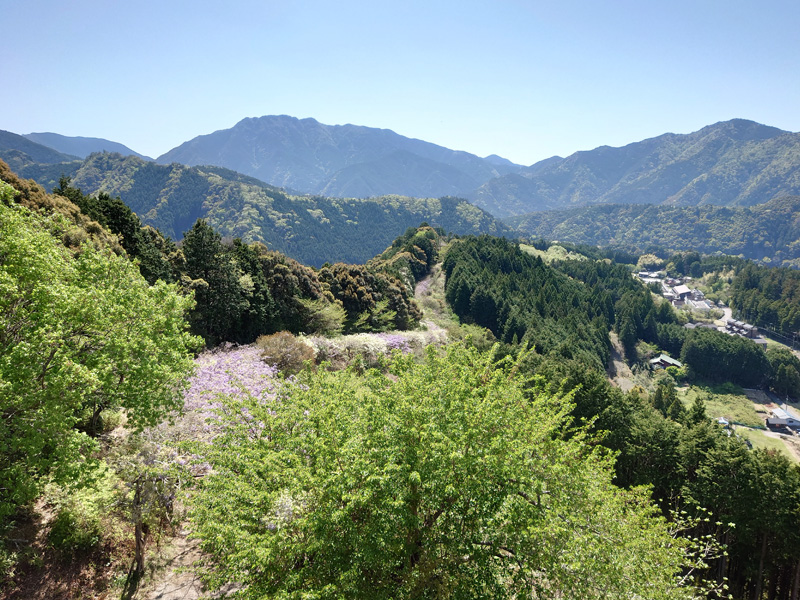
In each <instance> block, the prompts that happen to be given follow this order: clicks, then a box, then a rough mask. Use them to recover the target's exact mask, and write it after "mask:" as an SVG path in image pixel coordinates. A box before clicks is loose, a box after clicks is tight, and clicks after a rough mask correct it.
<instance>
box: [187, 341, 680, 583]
mask: <svg viewBox="0 0 800 600" xmlns="http://www.w3.org/2000/svg"><path fill="white" fill-rule="evenodd" d="M517 371H518V366H517V365H515V364H514V362H513V361H511V360H509V359H506V360H502V361H500V362H498V363H496V362H495V359H494V358H493V356H491V355H481V354H480V353H478V351H477V350H475V349H466V348H464V347H461V346H453V347H450V348H448V350H447V352H446V353H441V354H438V353H436V352H435V351H434V350H433V349H430V350H429V352H428V354H427V356H426V359H425V361H424V363H423V364H418V363H416V362H415V361H414V360H413V359H411V358H408V357H402V356H399V355H395V357H394V358H393V359H392V361H391V364H390V365H389V372H390V373H389V375H388V376H384V375H382V374H380V373H377V372H372V373H370V374H368V376H367V377H366V378H357V377H356V376H355V375H354V374H353V373H351V372H336V373H330V372H326V371H324V370H319V371H318V372H317V373H315V374H310V373H309V374H308V379H307V380H305V381H304V385H296V386H287V387H285V388H284V389H283V391H282V392H281V393H280V394H279V395H278V397H277V398H268V397H264V398H258V397H249V398H246V399H244V400H242V399H239V400H235V399H232V398H229V399H227V400H223V405H224V408H223V409H222V411H221V413H220V425H221V426H222V427H223V432H222V433H221V435H220V436H219V437H217V438H216V439H215V440H214V441H213V442H211V443H210V444H209V445H207V446H205V447H203V448H201V449H200V450H199V451H200V452H201V454H203V455H204V456H205V457H206V458H207V459H208V460H209V461H210V463H211V464H212V466H213V472H212V474H211V475H209V476H207V477H206V478H205V479H204V481H203V482H202V486H201V488H200V490H199V493H198V496H197V497H196V503H195V509H194V513H193V519H194V522H195V526H196V531H197V535H198V537H200V538H201V540H202V545H203V548H204V549H205V550H206V551H208V552H210V553H211V555H212V556H213V557H214V569H213V571H212V572H211V575H210V583H211V584H212V586H213V587H218V586H221V585H224V584H225V583H228V582H236V583H239V584H241V586H242V587H241V589H240V590H239V591H238V592H237V595H238V597H241V598H253V599H254V598H263V597H276V598H278V597H279V598H345V597H346V598H519V597H523V596H525V597H532V596H533V597H559V598H581V599H587V598H630V597H643V598H682V597H690V594H689V593H688V590H683V589H680V588H678V587H677V584H676V578H675V576H676V574H677V572H678V571H679V570H680V565H681V560H682V559H681V555H682V550H681V547H680V546H681V544H680V543H677V542H676V541H675V540H673V539H672V537H671V536H670V535H669V532H668V530H667V527H666V524H665V522H664V521H662V520H661V519H660V518H659V517H657V516H656V515H655V512H656V511H655V509H654V507H653V506H652V505H651V504H650V503H649V500H647V493H646V491H645V490H641V489H638V488H636V489H632V490H628V491H626V490H622V489H620V488H617V487H616V486H614V485H613V484H612V482H611V479H612V458H611V456H610V455H608V454H607V453H606V452H605V451H603V450H602V449H601V448H600V447H599V446H597V445H594V444H591V443H589V440H588V439H587V438H586V435H585V434H583V433H581V432H573V434H574V435H572V436H569V437H566V438H565V436H564V435H563V433H564V429H565V427H566V426H567V418H566V415H567V414H568V412H569V411H570V409H571V406H570V404H569V402H568V401H565V400H564V399H561V398H558V397H553V396H550V395H548V394H546V393H543V392H538V393H529V392H526V391H525V388H524V386H523V383H524V382H523V381H522V379H521V378H520V377H518V376H516V375H515V373H517Z"/></svg>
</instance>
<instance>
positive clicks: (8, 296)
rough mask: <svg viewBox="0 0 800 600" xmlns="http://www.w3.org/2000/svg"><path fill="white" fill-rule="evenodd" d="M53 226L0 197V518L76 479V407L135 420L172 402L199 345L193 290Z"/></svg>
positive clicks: (82, 445) (84, 441)
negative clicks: (151, 281) (190, 314)
mask: <svg viewBox="0 0 800 600" xmlns="http://www.w3.org/2000/svg"><path fill="white" fill-rule="evenodd" d="M63 226H64V223H63V220H59V219H43V218H41V217H37V216H35V215H32V214H30V213H29V212H28V211H26V210H25V209H23V208H21V207H19V206H17V205H13V206H6V205H4V204H0V315H1V316H2V318H1V319H0V413H1V414H3V415H4V418H3V419H2V420H1V421H0V440H3V443H2V445H0V460H2V461H3V463H4V468H3V469H2V470H0V521H4V520H6V519H8V518H9V517H10V516H12V515H13V513H14V512H15V511H16V509H17V508H18V507H19V506H21V505H25V504H26V503H28V502H29V501H30V500H32V499H33V498H34V497H35V496H36V495H37V494H38V492H39V490H40V489H41V485H42V483H43V482H44V481H46V479H47V477H49V476H53V477H55V478H56V479H58V480H60V481H69V480H71V479H74V477H75V474H76V472H77V471H78V470H80V468H81V465H82V464H83V458H84V457H85V456H86V453H87V452H88V451H89V450H90V449H91V448H92V447H93V441H92V439H91V438H90V437H87V436H86V435H85V434H81V433H79V432H78V431H76V430H75V429H74V428H73V426H74V425H75V424H76V422H77V421H78V419H79V418H80V415H81V413H82V412H83V411H84V410H85V409H87V408H89V409H90V410H91V411H92V415H93V419H94V421H95V424H97V419H99V417H100V415H101V414H102V412H103V411H104V410H107V409H115V408H120V407H121V408H124V409H125V410H126V411H127V413H128V419H129V423H130V425H131V426H132V427H133V428H137V427H142V426H145V425H148V424H153V423H155V422H157V421H158V420H160V419H161V418H163V416H164V415H165V414H166V413H167V412H169V411H171V410H175V409H177V408H179V407H180V405H181V397H180V390H181V387H182V385H183V382H184V378H185V376H186V374H187V373H188V372H189V371H190V370H191V368H192V361H191V355H190V351H191V350H192V349H194V348H195V347H196V345H197V340H196V339H195V338H194V337H192V336H190V335H189V334H188V333H187V332H186V322H185V320H184V314H185V313H186V311H188V310H189V308H190V307H191V306H192V304H193V301H192V300H191V298H185V297H182V296H180V295H178V294H177V293H176V289H175V288H174V287H173V286H169V285H166V284H164V283H163V282H158V283H157V284H156V285H154V286H150V285H148V284H147V282H146V281H145V280H144V279H142V277H141V275H140V274H139V272H138V269H136V267H135V266H134V265H133V264H132V263H130V262H129V261H128V260H127V259H126V258H124V257H120V256H116V255H113V254H111V253H108V252H104V251H101V250H98V249H96V248H95V247H94V246H93V245H91V244H86V245H84V246H82V247H81V249H80V251H79V253H78V254H77V255H75V256H73V255H72V254H71V253H70V252H69V251H68V250H67V249H66V248H65V247H64V246H63V245H61V243H60V242H59V241H58V239H57V238H56V237H54V235H53V234H55V235H56V236H59V237H60V235H59V232H60V230H61V228H62V227H63ZM51 232H52V233H51ZM97 430H98V429H97V427H96V426H94V425H93V426H92V427H91V428H90V431H92V432H94V431H97Z"/></svg>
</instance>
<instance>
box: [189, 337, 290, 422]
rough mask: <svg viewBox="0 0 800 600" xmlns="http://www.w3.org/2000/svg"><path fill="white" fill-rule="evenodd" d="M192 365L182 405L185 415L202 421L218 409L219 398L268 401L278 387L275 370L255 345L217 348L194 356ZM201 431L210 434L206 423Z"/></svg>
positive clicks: (219, 406)
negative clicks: (192, 373) (194, 366)
mask: <svg viewBox="0 0 800 600" xmlns="http://www.w3.org/2000/svg"><path fill="white" fill-rule="evenodd" d="M195 364H196V365H197V370H196V371H195V374H194V376H193V377H192V378H191V379H190V380H189V388H188V389H187V390H186V392H185V393H184V396H183V406H184V411H185V412H186V413H187V414H195V415H197V416H198V417H200V418H201V419H202V420H203V421H204V422H205V421H207V420H208V418H209V417H213V416H214V412H215V410H217V409H219V408H221V406H222V405H221V403H220V402H219V397H220V396H221V395H224V396H229V397H233V398H236V397H245V396H253V397H255V398H261V399H262V400H269V399H273V398H274V397H275V393H276V392H277V388H278V386H279V385H280V383H279V381H277V380H276V375H277V369H276V368H275V367H274V366H271V365H267V364H266V363H265V362H264V361H263V360H262V358H261V350H260V349H259V348H256V347H255V346H234V345H230V344H229V345H225V346H221V347H219V348H216V349H214V350H210V351H208V352H204V353H203V354H201V355H200V356H198V357H197V359H196V360H195ZM244 410H246V409H244ZM243 416H244V417H245V418H247V417H248V416H249V414H243ZM202 429H203V431H204V432H205V433H212V429H213V428H212V427H211V426H210V425H209V424H208V423H207V422H206V424H205V425H204V426H203V427H202Z"/></svg>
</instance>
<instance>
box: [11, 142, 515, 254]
mask: <svg viewBox="0 0 800 600" xmlns="http://www.w3.org/2000/svg"><path fill="white" fill-rule="evenodd" d="M61 166H64V167H66V166H69V167H71V168H70V170H67V173H65V174H67V175H69V176H71V177H72V185H73V186H75V187H78V188H80V189H81V190H82V191H83V192H84V193H86V194H97V193H100V192H105V193H107V194H110V195H111V196H120V197H121V198H122V200H123V201H124V202H125V203H126V204H127V205H128V206H130V208H131V209H132V210H133V211H134V212H135V213H136V214H138V215H139V216H140V218H141V219H142V222H143V223H145V224H147V225H151V226H153V227H156V228H157V229H159V230H160V231H161V232H162V233H163V234H164V235H167V236H169V237H171V238H173V239H180V238H181V237H182V236H183V234H184V232H186V231H188V230H189V229H190V228H191V227H192V225H193V224H194V223H195V221H197V219H199V218H204V219H207V220H208V223H209V225H211V226H212V227H213V228H214V229H215V230H216V231H218V232H219V233H220V234H221V235H223V236H225V237H234V238H235V237H238V238H241V239H242V240H244V241H245V242H256V241H257V242H262V243H264V244H266V245H267V246H269V247H270V249H272V250H277V251H279V252H282V253H284V254H286V255H288V256H291V257H292V258H295V259H297V260H299V261H300V262H303V263H305V264H310V265H314V266H319V265H321V264H323V263H325V262H347V263H364V262H366V261H367V260H369V259H370V258H372V257H373V256H375V255H376V254H378V253H380V252H382V251H383V250H384V249H386V247H388V246H389V245H390V244H391V243H392V241H393V240H394V239H395V238H396V237H397V236H399V235H401V234H402V233H403V232H404V231H405V230H406V229H408V228H409V227H415V226H417V225H419V224H420V223H421V222H423V221H426V222H428V223H429V224H431V225H433V226H438V227H442V228H443V229H445V230H446V231H452V232H454V233H459V234H462V233H490V234H493V235H503V234H504V233H506V232H507V231H509V229H508V228H507V227H506V226H505V225H503V224H502V223H499V222H498V221H496V220H495V219H493V218H492V217H491V215H489V214H487V213H485V212H484V211H482V210H481V209H479V208H477V207H475V206H472V205H471V204H469V203H468V202H467V201H465V200H462V199H457V198H449V197H443V198H438V199H436V198H423V199H419V198H408V197H403V196H383V197H379V198H370V199H367V200H358V199H334V198H325V197H319V196H313V197H312V196H294V195H289V194H287V193H285V192H283V191H282V190H279V189H278V188H275V187H272V186H270V185H267V184H264V183H262V182H260V181H258V180H256V179H254V178H252V177H248V176H245V175H242V174H240V173H236V172H233V171H229V170H227V169H224V168H221V167H188V166H185V165H180V164H177V163H173V164H170V165H158V164H155V163H152V162H147V161H143V160H142V159H139V158H136V157H134V156H127V157H123V156H121V155H119V154H108V153H103V154H93V155H91V156H90V157H89V158H88V159H86V160H85V161H84V162H83V163H70V164H69V165H55V166H53V167H47V168H43V167H37V166H32V167H30V168H29V169H23V170H22V171H21V173H22V175H23V176H27V177H37V179H38V180H39V181H40V182H41V183H42V185H44V186H45V187H48V186H50V187H54V185H55V183H56V181H57V179H58V177H59V174H58V171H59V167H61ZM65 170H66V169H65ZM54 179H55V180H56V181H54Z"/></svg>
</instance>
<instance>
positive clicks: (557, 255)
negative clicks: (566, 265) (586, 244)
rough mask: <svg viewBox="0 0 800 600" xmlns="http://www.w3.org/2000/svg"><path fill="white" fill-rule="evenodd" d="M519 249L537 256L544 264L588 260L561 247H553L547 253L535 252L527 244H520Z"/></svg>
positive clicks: (535, 250) (534, 249)
mask: <svg viewBox="0 0 800 600" xmlns="http://www.w3.org/2000/svg"><path fill="white" fill-rule="evenodd" d="M519 249H520V250H522V251H523V252H527V253H528V254H532V255H533V256H538V257H539V258H541V259H542V260H543V261H544V262H546V263H551V262H553V261H554V260H589V259H588V258H586V257H585V256H584V255H583V254H578V253H577V252H570V251H568V250H567V249H566V248H564V247H563V246H557V245H553V246H550V247H549V248H548V249H547V251H546V252H545V251H543V250H537V249H536V248H534V247H533V246H529V245H527V244H520V245H519Z"/></svg>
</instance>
